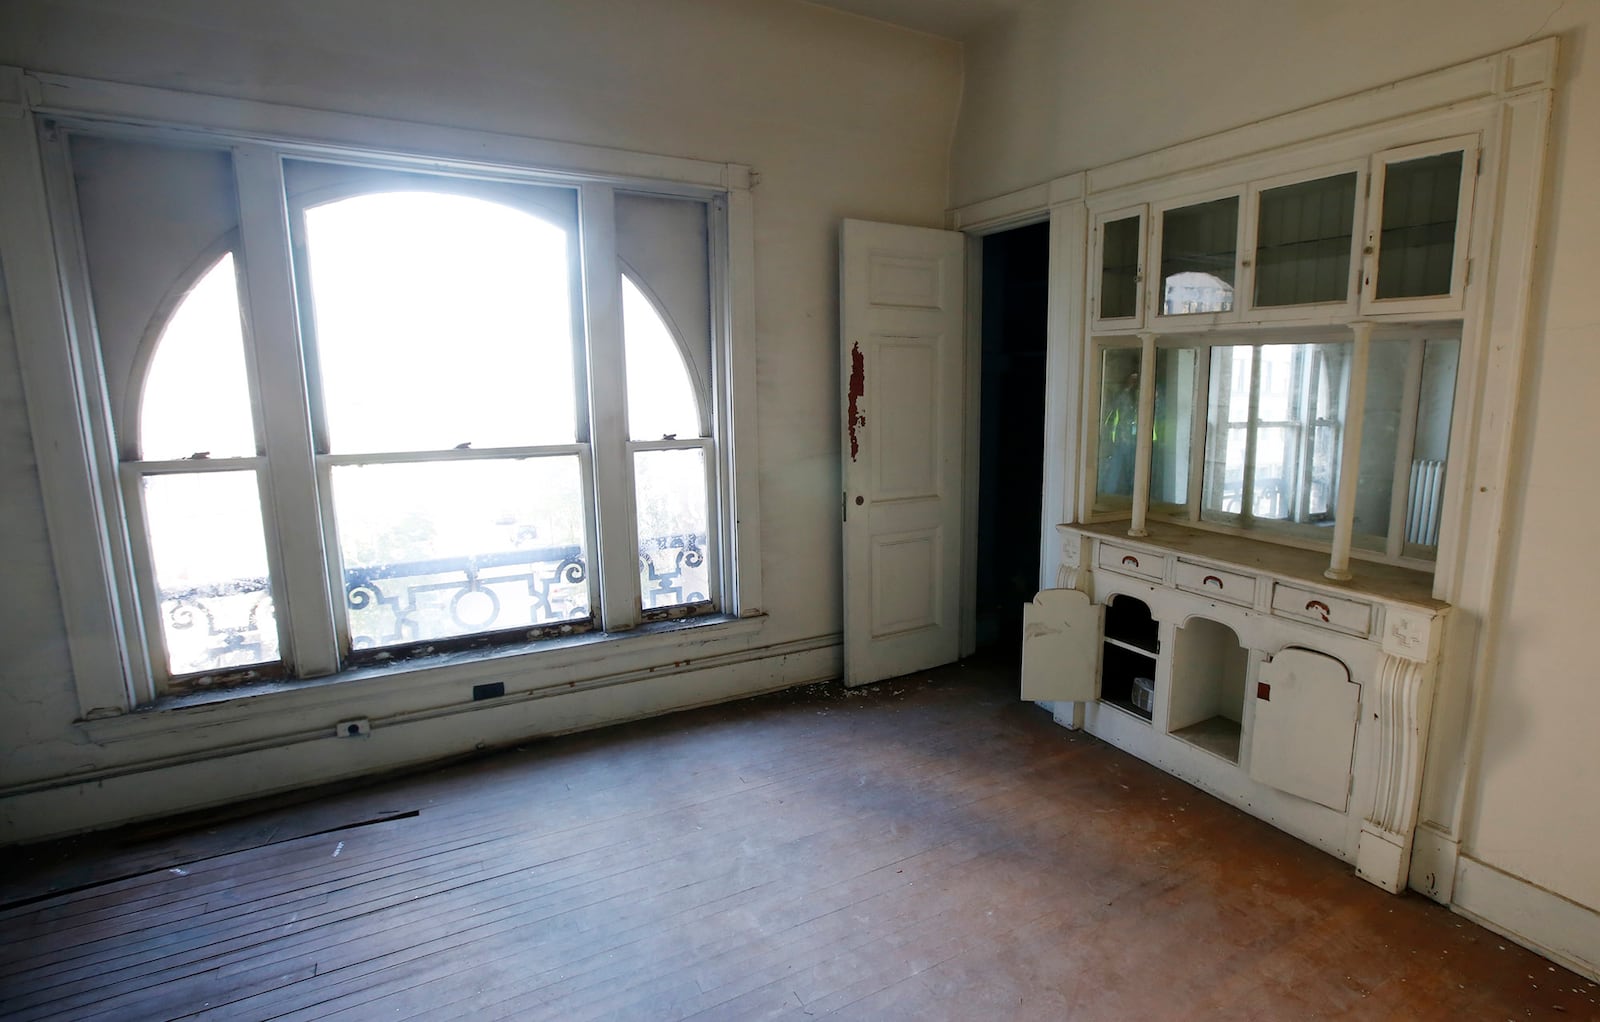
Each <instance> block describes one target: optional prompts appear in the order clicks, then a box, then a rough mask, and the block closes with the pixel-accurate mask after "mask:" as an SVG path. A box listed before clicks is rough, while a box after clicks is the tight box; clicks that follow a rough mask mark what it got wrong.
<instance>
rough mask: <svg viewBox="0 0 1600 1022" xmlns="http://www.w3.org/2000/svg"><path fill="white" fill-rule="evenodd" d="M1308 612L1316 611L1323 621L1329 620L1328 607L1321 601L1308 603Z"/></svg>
mask: <svg viewBox="0 0 1600 1022" xmlns="http://www.w3.org/2000/svg"><path fill="white" fill-rule="evenodd" d="M1306 609H1307V610H1314V611H1316V612H1317V613H1318V614H1321V615H1322V620H1323V621H1327V620H1328V605H1327V604H1326V603H1323V602H1322V601H1321V600H1310V601H1308V602H1307V603H1306Z"/></svg>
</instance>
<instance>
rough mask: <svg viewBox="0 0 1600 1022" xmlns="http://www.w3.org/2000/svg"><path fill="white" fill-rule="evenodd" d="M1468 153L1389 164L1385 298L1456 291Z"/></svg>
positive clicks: (1382, 246)
mask: <svg viewBox="0 0 1600 1022" xmlns="http://www.w3.org/2000/svg"><path fill="white" fill-rule="evenodd" d="M1463 156H1464V154H1463V153H1462V152H1461V151H1460V150H1456V151H1455V152H1451V153H1441V154H1439V155H1438V156H1425V157H1423V158H1422V159H1420V160H1406V161H1405V162H1403V163H1391V164H1389V166H1388V167H1387V168H1386V170H1385V172H1384V182H1383V233H1382V237H1381V238H1380V240H1379V242H1378V288H1377V296H1378V297H1379V298H1413V297H1418V296H1422V295H1446V294H1449V293H1450V276H1451V269H1452V268H1453V266H1454V264H1455V247H1456V212H1457V210H1456V205H1457V202H1458V200H1459V199H1460V198H1461V164H1462V158H1463Z"/></svg>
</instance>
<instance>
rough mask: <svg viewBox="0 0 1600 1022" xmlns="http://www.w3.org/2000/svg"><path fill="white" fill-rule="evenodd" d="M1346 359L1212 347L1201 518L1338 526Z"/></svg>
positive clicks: (1326, 351)
mask: <svg viewBox="0 0 1600 1022" xmlns="http://www.w3.org/2000/svg"><path fill="white" fill-rule="evenodd" d="M1348 353H1349V346H1348V345H1343V344H1271V345H1256V346H1253V347H1252V346H1249V345H1234V346H1229V347H1219V348H1214V349H1212V353H1211V387H1210V391H1211V392H1210V395H1209V397H1208V401H1207V415H1208V419H1209V424H1208V427H1207V430H1206V460H1205V474H1204V480H1205V482H1204V492H1203V494H1202V495H1201V496H1202V501H1201V505H1202V506H1201V516H1202V517H1204V518H1224V519H1228V520H1233V519H1235V518H1236V517H1237V518H1242V519H1245V522H1246V524H1248V521H1249V520H1250V519H1255V520H1264V519H1265V520H1277V521H1283V522H1294V523H1299V524H1315V525H1330V524H1332V516H1333V507H1334V503H1335V496H1336V490H1337V481H1338V479H1337V476H1338V466H1339V444H1340V434H1341V431H1342V428H1343V421H1342V420H1343V415H1344V407H1345V400H1344V388H1345V383H1346V375H1347V365H1346V363H1347V361H1348Z"/></svg>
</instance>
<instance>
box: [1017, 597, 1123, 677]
mask: <svg viewBox="0 0 1600 1022" xmlns="http://www.w3.org/2000/svg"><path fill="white" fill-rule="evenodd" d="M1104 623H1105V607H1104V606H1103V605H1101V604H1097V603H1095V602H1094V601H1093V600H1091V599H1089V595H1088V594H1087V593H1083V592H1079V591H1078V590H1076V589H1044V590H1041V591H1040V592H1039V594H1038V595H1037V596H1035V597H1034V598H1033V602H1032V603H1025V604H1023V605H1022V698H1024V699H1031V700H1034V701H1043V702H1054V701H1057V700H1067V701H1070V702H1088V701H1090V700H1091V699H1094V698H1096V697H1097V696H1098V695H1099V678H1100V640H1101V633H1102V631H1103V630H1104Z"/></svg>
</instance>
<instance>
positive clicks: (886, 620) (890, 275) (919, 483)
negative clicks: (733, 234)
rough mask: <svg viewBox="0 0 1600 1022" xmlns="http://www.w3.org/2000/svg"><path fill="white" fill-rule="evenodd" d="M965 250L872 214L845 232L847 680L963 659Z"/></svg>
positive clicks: (944, 237) (947, 237) (949, 236)
mask: <svg viewBox="0 0 1600 1022" xmlns="http://www.w3.org/2000/svg"><path fill="white" fill-rule="evenodd" d="M964 245H965V242H964V239H963V238H962V236H961V235H960V234H957V233H954V232H951V231H936V230H930V229H927V228H919V227H901V226H897V225H892V224H875V223H868V222H865V221H859V220H846V221H845V222H844V225H843V229H842V232H841V254H840V302H839V304H840V311H839V314H840V355H841V359H840V384H841V388H842V394H841V397H840V405H841V408H842V410H843V416H842V418H843V419H844V426H843V430H842V436H841V440H842V452H841V457H842V461H843V465H844V472H843V477H844V487H843V517H844V636H845V682H846V683H847V684H851V685H862V684H867V683H869V682H873V681H878V680H881V679H883V678H891V677H895V676H896V675H901V674H906V673H909V672H911V671H917V670H922V669H924V668H927V667H934V666H937V665H939V664H942V663H948V662H949V661H952V660H954V659H955V658H956V656H957V655H958V653H959V644H960V620H959V606H960V599H959V586H960V579H961V536H962V530H961V517H962V516H961V505H962V473H961V444H962V436H963V420H962V403H961V395H962V391H963V362H964V360H963V348H964V342H963V339H962V330H963V328H964V326H965V319H964V316H963V312H962V307H963V306H962V300H963V297H964V289H965V284H964V281H963V267H962V254H963V249H964Z"/></svg>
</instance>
